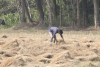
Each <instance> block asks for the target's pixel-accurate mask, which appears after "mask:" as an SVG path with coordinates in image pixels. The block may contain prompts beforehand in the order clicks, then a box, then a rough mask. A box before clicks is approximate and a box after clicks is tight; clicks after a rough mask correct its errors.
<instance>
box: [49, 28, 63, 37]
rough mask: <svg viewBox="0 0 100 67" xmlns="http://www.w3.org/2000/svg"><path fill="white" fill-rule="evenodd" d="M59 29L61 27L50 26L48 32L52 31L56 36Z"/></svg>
mask: <svg viewBox="0 0 100 67" xmlns="http://www.w3.org/2000/svg"><path fill="white" fill-rule="evenodd" d="M59 30H60V29H59V28H57V27H51V28H49V30H48V32H50V33H52V34H53V37H56V33H58V31H59ZM60 36H61V37H62V34H60Z"/></svg>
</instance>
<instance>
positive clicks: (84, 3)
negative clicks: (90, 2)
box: [82, 0, 89, 26]
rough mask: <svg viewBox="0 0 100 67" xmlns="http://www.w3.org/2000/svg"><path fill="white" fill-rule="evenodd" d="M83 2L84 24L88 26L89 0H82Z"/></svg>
mask: <svg viewBox="0 0 100 67" xmlns="http://www.w3.org/2000/svg"><path fill="white" fill-rule="evenodd" d="M82 3H83V5H82V6H83V24H82V26H87V25H89V21H88V8H87V0H82Z"/></svg>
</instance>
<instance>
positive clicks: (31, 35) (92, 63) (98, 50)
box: [0, 29, 100, 67]
mask: <svg viewBox="0 0 100 67" xmlns="http://www.w3.org/2000/svg"><path fill="white" fill-rule="evenodd" d="M99 34H100V33H99V31H64V34H63V36H64V39H65V43H64V42H63V41H62V40H61V38H60V36H59V35H58V34H57V39H58V41H59V42H58V43H57V45H56V44H54V43H51V42H50V39H49V37H50V36H49V33H48V31H47V30H35V29H33V30H19V31H13V30H1V31H0V67H22V66H23V67H100V35H99Z"/></svg>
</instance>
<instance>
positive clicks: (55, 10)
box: [52, 0, 57, 22]
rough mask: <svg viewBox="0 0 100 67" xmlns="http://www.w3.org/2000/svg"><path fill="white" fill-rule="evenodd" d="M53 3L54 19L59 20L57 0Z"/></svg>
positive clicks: (53, 0)
mask: <svg viewBox="0 0 100 67" xmlns="http://www.w3.org/2000/svg"><path fill="white" fill-rule="evenodd" d="M52 3H53V20H54V22H56V21H57V6H56V0H52Z"/></svg>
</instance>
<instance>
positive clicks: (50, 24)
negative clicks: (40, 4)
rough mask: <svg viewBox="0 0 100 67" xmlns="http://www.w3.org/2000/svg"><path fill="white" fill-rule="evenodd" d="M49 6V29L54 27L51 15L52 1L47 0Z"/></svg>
mask: <svg viewBox="0 0 100 67" xmlns="http://www.w3.org/2000/svg"><path fill="white" fill-rule="evenodd" d="M47 4H48V9H49V18H50V23H49V27H51V26H52V15H51V5H50V0H47Z"/></svg>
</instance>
